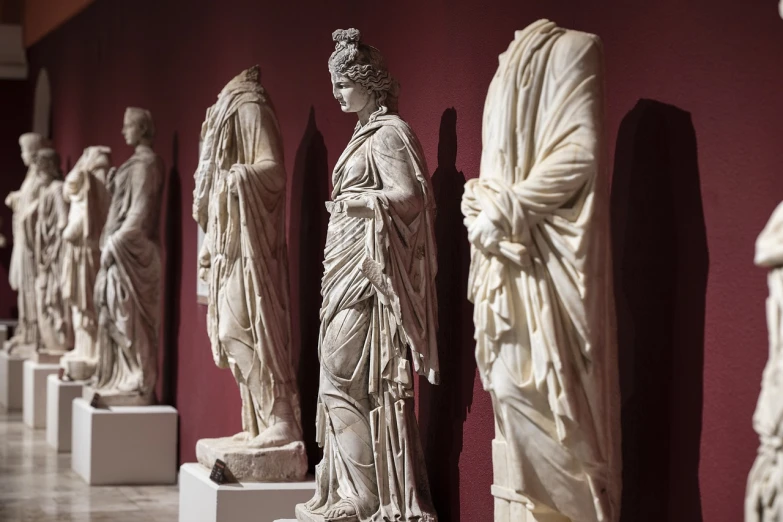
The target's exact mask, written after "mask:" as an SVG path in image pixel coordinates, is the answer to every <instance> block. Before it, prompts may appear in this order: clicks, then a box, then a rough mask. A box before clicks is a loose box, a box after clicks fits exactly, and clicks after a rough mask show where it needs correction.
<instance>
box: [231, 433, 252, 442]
mask: <svg viewBox="0 0 783 522" xmlns="http://www.w3.org/2000/svg"><path fill="white" fill-rule="evenodd" d="M252 438H253V437H251V436H250V433H248V432H247V431H240V432H239V433H237V434H236V435H234V436H232V437H231V440H235V441H237V442H247V441H249V440H250V439H252Z"/></svg>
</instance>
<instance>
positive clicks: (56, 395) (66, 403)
mask: <svg viewBox="0 0 783 522" xmlns="http://www.w3.org/2000/svg"><path fill="white" fill-rule="evenodd" d="M82 387H83V385H82V383H80V382H66V381H61V380H60V379H59V378H58V377H57V375H50V376H49V377H47V379H46V396H47V399H46V442H47V443H48V444H49V445H50V446H51V447H53V448H54V449H56V450H57V451H59V452H61V453H67V452H69V451H71V431H72V428H71V426H72V423H71V420H72V417H71V415H72V412H73V407H72V405H71V403H72V402H73V400H74V399H76V398H78V397H81V396H82Z"/></svg>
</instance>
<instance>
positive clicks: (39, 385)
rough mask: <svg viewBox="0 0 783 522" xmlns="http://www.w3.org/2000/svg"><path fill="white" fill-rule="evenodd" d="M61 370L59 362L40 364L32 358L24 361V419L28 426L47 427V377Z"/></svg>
mask: <svg viewBox="0 0 783 522" xmlns="http://www.w3.org/2000/svg"><path fill="white" fill-rule="evenodd" d="M59 370H60V366H59V365H57V364H40V363H37V362H35V361H32V360H30V359H28V360H26V361H25V362H24V393H23V394H24V397H23V404H22V419H23V420H24V423H25V425H26V426H28V427H30V428H36V429H38V428H45V427H46V378H47V377H49V376H50V375H52V374H55V375H56V374H57V372H58V371H59Z"/></svg>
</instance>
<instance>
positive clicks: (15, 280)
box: [5, 132, 48, 357]
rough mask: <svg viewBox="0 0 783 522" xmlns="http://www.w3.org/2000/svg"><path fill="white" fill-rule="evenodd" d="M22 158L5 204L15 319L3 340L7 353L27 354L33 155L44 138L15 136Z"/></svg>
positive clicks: (30, 348) (34, 330) (31, 334)
mask: <svg viewBox="0 0 783 522" xmlns="http://www.w3.org/2000/svg"><path fill="white" fill-rule="evenodd" d="M19 145H20V146H21V148H22V161H23V162H24V164H25V166H26V167H28V170H27V175H26V176H25V178H24V181H23V182H22V186H21V187H20V188H19V190H15V191H13V192H11V193H10V194H8V196H7V197H6V199H5V204H6V205H7V206H8V207H9V208H10V209H11V211H12V212H13V218H12V222H11V224H12V238H13V248H12V249H11V266H10V269H9V273H8V278H9V282H10V284H11V288H12V289H14V290H16V291H17V293H18V294H17V306H18V308H19V320H18V323H17V326H16V328H15V330H14V336H13V337H12V338H11V339H10V340H8V341H7V342H6V347H7V349H8V350H9V352H10V353H14V354H16V355H18V356H23V357H29V356H30V355H32V354H33V353H34V352H35V349H36V346H37V344H38V317H37V311H36V304H35V275H36V272H35V220H36V217H37V216H38V194H39V192H40V190H41V185H42V181H41V180H40V179H38V177H37V176H36V175H35V165H34V163H33V158H34V156H35V154H36V152H38V151H39V150H40V149H42V148H44V147H48V141H47V140H46V138H44V137H43V136H41V135H40V134H35V133H32V132H29V133H26V134H22V136H21V137H20V138H19Z"/></svg>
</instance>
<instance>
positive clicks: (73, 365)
mask: <svg viewBox="0 0 783 522" xmlns="http://www.w3.org/2000/svg"><path fill="white" fill-rule="evenodd" d="M110 167H111V149H109V148H108V147H100V146H98V147H87V148H86V149H85V150H84V153H83V154H82V155H81V157H80V158H79V160H78V161H77V162H76V165H74V166H73V169H71V171H70V172H69V173H68V175H67V176H66V177H65V183H64V184H63V195H64V197H65V200H66V201H67V202H68V203H69V204H70V209H69V211H68V226H67V227H66V228H65V230H64V231H63V247H62V248H63V255H62V265H63V268H62V281H61V283H62V294H63V300H64V301H65V302H66V304H67V306H68V307H69V308H70V309H71V314H72V320H73V333H74V348H73V350H72V351H70V352H68V353H67V354H65V356H63V358H62V359H61V360H60V364H61V366H62V367H63V368H64V370H65V372H64V377H65V378H66V379H69V380H74V381H83V380H87V379H89V378H90V377H92V374H93V372H94V371H95V365H96V363H97V359H98V352H97V340H98V318H97V311H96V307H95V300H94V293H95V279H96V277H97V275H98V269H99V268H100V263H101V250H100V238H101V233H102V232H103V227H104V225H105V224H106V217H107V215H108V211H109V203H110V202H111V196H110V194H109V192H108V190H107V189H106V180H107V177H108V174H109V168H110Z"/></svg>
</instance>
